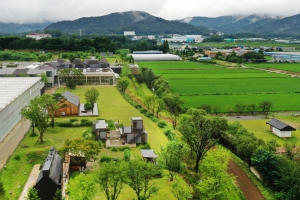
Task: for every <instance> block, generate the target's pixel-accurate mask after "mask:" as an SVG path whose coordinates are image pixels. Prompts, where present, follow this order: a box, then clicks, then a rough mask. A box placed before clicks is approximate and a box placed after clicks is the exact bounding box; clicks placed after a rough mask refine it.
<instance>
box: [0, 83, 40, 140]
mask: <svg viewBox="0 0 300 200" xmlns="http://www.w3.org/2000/svg"><path fill="white" fill-rule="evenodd" d="M41 87H43V83H40V82H38V83H36V84H34V85H33V86H32V87H31V88H29V89H28V90H27V91H26V92H24V93H23V94H21V95H20V96H19V97H18V98H17V99H15V100H14V101H13V102H11V103H10V104H9V105H8V106H6V107H5V108H4V109H3V110H1V111H0V142H2V140H3V139H4V138H5V137H6V136H7V135H8V134H9V133H10V131H11V130H12V129H13V128H14V127H15V126H16V125H17V124H18V123H19V121H20V120H21V115H20V112H21V109H22V108H24V107H25V106H26V105H28V103H29V101H30V100H31V99H33V98H34V97H36V96H40V95H41V94H40V91H41Z"/></svg>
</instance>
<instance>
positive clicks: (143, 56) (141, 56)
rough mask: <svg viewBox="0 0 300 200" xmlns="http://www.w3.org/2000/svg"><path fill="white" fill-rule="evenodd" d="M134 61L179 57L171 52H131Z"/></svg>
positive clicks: (163, 59) (166, 59) (165, 59)
mask: <svg viewBox="0 0 300 200" xmlns="http://www.w3.org/2000/svg"><path fill="white" fill-rule="evenodd" d="M131 55H132V57H133V59H134V61H168V60H180V57H179V56H177V55H173V54H131Z"/></svg>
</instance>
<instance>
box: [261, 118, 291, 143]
mask: <svg viewBox="0 0 300 200" xmlns="http://www.w3.org/2000/svg"><path fill="white" fill-rule="evenodd" d="M266 124H269V125H270V131H271V132H272V133H274V134H276V135H278V136H279V137H283V138H285V137H292V133H291V131H295V130H296V129H295V128H294V127H292V126H290V125H288V124H286V123H284V122H282V121H280V120H278V119H275V118H273V119H271V120H270V121H268V122H266Z"/></svg>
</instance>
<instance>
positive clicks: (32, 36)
mask: <svg viewBox="0 0 300 200" xmlns="http://www.w3.org/2000/svg"><path fill="white" fill-rule="evenodd" d="M26 37H30V38H33V39H36V40H40V39H43V38H47V37H52V36H51V34H40V33H31V34H28V35H26Z"/></svg>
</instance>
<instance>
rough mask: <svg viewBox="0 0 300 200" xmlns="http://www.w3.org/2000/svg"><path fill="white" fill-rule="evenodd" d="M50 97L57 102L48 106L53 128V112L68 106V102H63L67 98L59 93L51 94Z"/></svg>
mask: <svg viewBox="0 0 300 200" xmlns="http://www.w3.org/2000/svg"><path fill="white" fill-rule="evenodd" d="M52 97H53V99H54V100H55V101H56V102H57V105H55V106H50V107H49V115H50V117H51V127H52V128H54V117H55V112H56V111H58V110H59V109H62V108H66V107H68V104H66V103H65V102H66V101H67V98H66V97H64V96H63V95H62V94H61V93H54V94H52Z"/></svg>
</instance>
